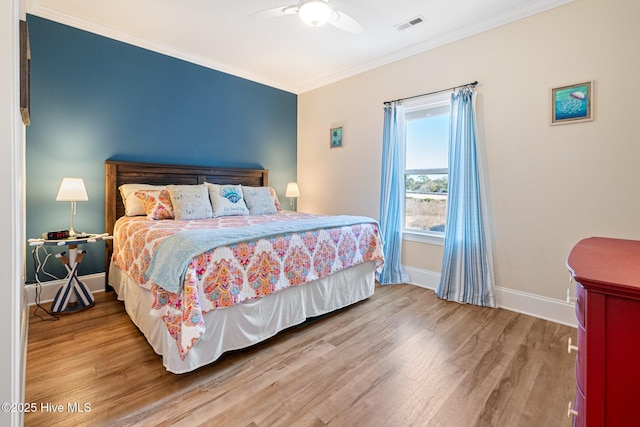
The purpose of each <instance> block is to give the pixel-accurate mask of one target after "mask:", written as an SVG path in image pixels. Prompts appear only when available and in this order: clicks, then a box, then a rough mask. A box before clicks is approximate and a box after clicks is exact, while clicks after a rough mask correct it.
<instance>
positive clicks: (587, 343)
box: [567, 237, 640, 427]
mask: <svg viewBox="0 0 640 427" xmlns="http://www.w3.org/2000/svg"><path fill="white" fill-rule="evenodd" d="M567 267H568V268H569V270H570V271H571V274H572V276H573V277H574V279H575V281H576V297H577V301H576V317H577V318H578V345H577V347H578V348H577V351H578V354H577V356H576V383H577V391H576V399H575V402H574V403H573V408H572V410H570V412H571V411H575V412H572V413H573V416H574V420H573V424H574V425H575V426H590V427H591V426H598V427H602V426H610V427H619V426H621V427H623V426H637V425H640V420H639V417H638V415H637V414H636V413H635V412H636V411H637V410H638V409H640V241H636V240H621V239H608V238H601V237H592V238H588V239H584V240H581V241H580V242H579V243H578V244H577V245H575V246H574V247H573V249H572V250H571V252H570V254H569V257H568V259H567Z"/></svg>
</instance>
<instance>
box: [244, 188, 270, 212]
mask: <svg viewBox="0 0 640 427" xmlns="http://www.w3.org/2000/svg"><path fill="white" fill-rule="evenodd" d="M242 195H243V196H244V201H245V203H246V204H247V208H248V209H249V213H250V214H251V215H268V214H274V213H277V212H278V209H277V208H276V204H275V201H274V199H273V196H272V195H271V190H270V189H269V187H245V186H242Z"/></svg>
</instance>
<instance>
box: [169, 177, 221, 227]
mask: <svg viewBox="0 0 640 427" xmlns="http://www.w3.org/2000/svg"><path fill="white" fill-rule="evenodd" d="M167 190H168V191H169V196H170V197H171V204H172V205H173V215H174V218H175V219H177V220H179V221H186V220H191V219H206V218H211V217H212V216H213V211H212V210H211V202H210V201H209V192H208V191H207V187H206V186H205V185H204V184H199V185H167Z"/></svg>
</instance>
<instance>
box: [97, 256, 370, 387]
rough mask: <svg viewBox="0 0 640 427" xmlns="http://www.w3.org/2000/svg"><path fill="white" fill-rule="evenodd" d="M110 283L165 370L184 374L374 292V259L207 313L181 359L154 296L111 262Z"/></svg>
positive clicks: (362, 298) (365, 297) (360, 299)
mask: <svg viewBox="0 0 640 427" xmlns="http://www.w3.org/2000/svg"><path fill="white" fill-rule="evenodd" d="M109 284H110V285H111V286H113V288H114V289H115V291H116V293H117V294H118V299H119V300H120V301H124V304H125V309H126V311H127V313H128V314H129V316H130V317H131V320H132V321H133V323H135V325H136V326H137V327H138V328H139V329H140V330H141V331H142V333H143V334H144V335H145V337H146V338H147V341H149V344H151V347H153V349H154V351H155V352H156V353H158V354H159V355H161V356H162V363H163V364H164V366H165V368H166V369H167V370H168V371H169V372H173V373H175V374H182V373H185V372H189V371H192V370H194V369H196V368H198V367H200V366H204V365H207V364H209V363H211V362H213V361H215V360H216V359H218V358H219V357H220V356H221V355H222V354H223V353H224V352H227V351H230V350H238V349H241V348H246V347H249V346H251V345H253V344H256V343H258V342H260V341H264V340H265V339H267V338H270V337H272V336H274V335H275V334H277V333H278V332H280V331H282V330H283V329H286V328H289V327H291V326H295V325H298V324H300V323H302V322H304V321H305V320H306V319H307V318H310V317H314V316H319V315H322V314H326V313H329V312H331V311H334V310H337V309H340V308H343V307H346V306H348V305H351V304H354V303H356V302H358V301H362V300H364V299H367V298H368V297H370V296H371V295H373V291H374V288H375V263H374V262H366V263H363V264H359V265H356V266H354V267H350V268H348V269H346V270H343V271H340V272H337V273H334V274H331V275H330V276H327V277H324V278H322V279H319V280H315V281H313V282H309V283H306V284H304V285H301V286H295V287H290V288H287V289H284V290H282V291H280V292H277V293H275V294H273V295H270V296H268V297H264V298H260V299H257V300H251V301H248V302H245V303H242V304H237V305H234V306H232V307H228V308H224V309H217V310H212V311H210V312H208V313H205V315H204V320H205V325H206V331H205V333H204V336H203V337H201V338H200V340H199V341H198V342H197V343H196V344H195V345H194V346H193V347H192V348H191V350H190V351H189V353H188V354H187V357H186V358H185V360H182V359H180V356H179V355H178V348H177V346H176V342H175V340H174V339H173V338H172V337H171V335H170V334H169V332H168V331H167V327H166V326H165V324H164V322H163V321H162V319H158V318H154V317H151V316H149V313H150V311H151V304H152V302H153V295H152V294H151V292H149V291H147V290H146V289H144V288H142V287H141V286H138V285H137V284H136V283H135V282H133V281H132V280H131V279H129V277H128V276H127V275H126V274H124V273H123V272H122V270H120V269H119V268H118V267H116V266H115V265H114V264H113V263H112V264H111V266H110V268H109Z"/></svg>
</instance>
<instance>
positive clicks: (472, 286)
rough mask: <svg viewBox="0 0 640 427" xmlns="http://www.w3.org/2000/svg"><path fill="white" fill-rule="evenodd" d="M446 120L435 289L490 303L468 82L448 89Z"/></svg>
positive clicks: (487, 255) (462, 299) (487, 253)
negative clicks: (445, 178)
mask: <svg viewBox="0 0 640 427" xmlns="http://www.w3.org/2000/svg"><path fill="white" fill-rule="evenodd" d="M450 120H451V121H450V132H449V200H448V203H447V223H446V230H445V239H444V257H443V259H442V276H441V278H440V285H439V287H438V290H437V294H438V296H439V297H440V298H443V299H448V300H452V301H458V302H462V303H468V304H475V305H481V306H489V307H495V306H496V303H495V297H494V289H493V287H494V284H493V260H492V257H491V244H490V241H489V236H488V231H487V226H486V221H487V218H486V214H485V212H484V206H483V203H484V202H483V200H482V197H483V195H482V182H481V178H482V177H481V175H480V164H479V163H480V162H479V159H478V153H477V147H476V141H477V139H476V128H475V122H476V120H475V92H474V90H473V89H472V88H470V87H466V88H463V89H460V90H459V91H456V92H454V93H453V94H452V95H451V119H450Z"/></svg>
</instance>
